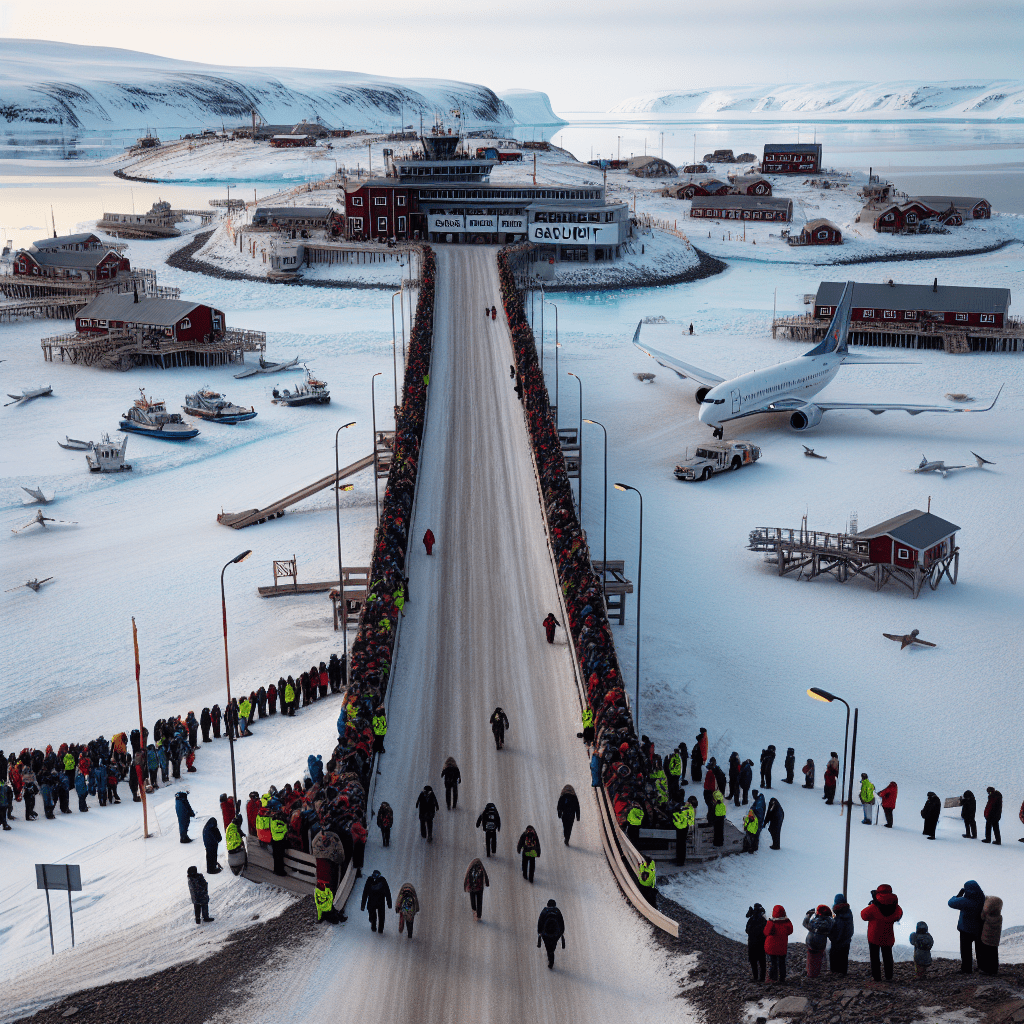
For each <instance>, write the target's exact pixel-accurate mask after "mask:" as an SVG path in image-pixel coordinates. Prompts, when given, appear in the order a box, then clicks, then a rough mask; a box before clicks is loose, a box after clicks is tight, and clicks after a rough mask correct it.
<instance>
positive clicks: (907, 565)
mask: <svg viewBox="0 0 1024 1024" xmlns="http://www.w3.org/2000/svg"><path fill="white" fill-rule="evenodd" d="M959 529H960V527H959V526H957V525H955V524H954V523H949V522H947V521H946V520H945V519H940V518H939V517H938V516H933V515H932V514H931V513H930V512H922V511H921V510H920V509H918V508H915V509H913V510H912V511H910V512H904V513H903V515H901V516H895V517H894V518H892V519H887V520H886V521H885V522H884V523H879V524H878V525H877V526H872V527H871V528H870V529H868V530H862V531H861V532H860V533H858V534H857V540H867V541H868V542H869V550H870V552H871V561H872V562H874V563H875V564H881V565H898V566H900V567H901V568H904V569H915V568H917V569H922V570H927V569H928V568H930V566H931V564H932V563H933V562H937V561H939V560H940V559H943V558H946V557H948V556H949V555H951V554H953V553H954V552H955V551H956V535H957V531H958V530H959Z"/></svg>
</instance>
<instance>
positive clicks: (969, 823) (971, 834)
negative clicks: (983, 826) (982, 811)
mask: <svg viewBox="0 0 1024 1024" xmlns="http://www.w3.org/2000/svg"><path fill="white" fill-rule="evenodd" d="M961 801H962V802H961V804H960V817H961V818H963V819H964V839H977V838H978V822H977V816H978V801H977V800H976V799H975V796H974V794H973V793H972V792H971V791H970V790H969V789H965V790H964V795H963V797H962V798H961Z"/></svg>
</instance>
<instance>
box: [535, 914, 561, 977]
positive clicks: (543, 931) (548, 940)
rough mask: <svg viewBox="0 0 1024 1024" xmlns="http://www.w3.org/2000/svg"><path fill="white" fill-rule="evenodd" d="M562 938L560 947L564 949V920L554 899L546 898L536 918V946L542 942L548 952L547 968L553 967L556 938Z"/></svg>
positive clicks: (538, 946) (551, 968)
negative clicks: (546, 902) (545, 904)
mask: <svg viewBox="0 0 1024 1024" xmlns="http://www.w3.org/2000/svg"><path fill="white" fill-rule="evenodd" d="M559 939H561V940H562V949H565V921H564V920H563V919H562V912H561V911H560V910H559V909H558V905H557V904H556V903H555V901H554V900H548V905H547V906H546V907H545V908H544V909H543V910H542V911H541V912H540V917H539V918H537V948H538V949H540V944H541V943H542V942H543V943H544V948H545V949H546V950H547V954H548V968H549V969H550V970H554V967H555V947H556V946H557V945H558V940H559Z"/></svg>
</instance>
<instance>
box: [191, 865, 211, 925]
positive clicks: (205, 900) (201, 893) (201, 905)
mask: <svg viewBox="0 0 1024 1024" xmlns="http://www.w3.org/2000/svg"><path fill="white" fill-rule="evenodd" d="M188 894H189V897H190V898H191V899H192V909H193V910H195V912H196V924H199V922H200V920H203V921H212V920H213V918H212V917H210V887H209V886H208V885H207V884H206V879H205V878H204V877H203V876H202V875H201V874H199V869H198V868H196V867H190V868H189V869H188Z"/></svg>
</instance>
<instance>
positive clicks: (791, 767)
mask: <svg viewBox="0 0 1024 1024" xmlns="http://www.w3.org/2000/svg"><path fill="white" fill-rule="evenodd" d="M795 770H796V751H795V750H794V749H793V748H792V747H787V748H786V777H785V779H783V781H784V782H788V783H789V784H790V785H791V786H792V785H793V772H794V771H795Z"/></svg>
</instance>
